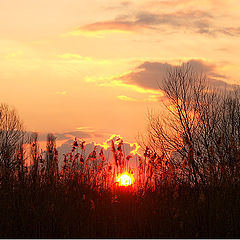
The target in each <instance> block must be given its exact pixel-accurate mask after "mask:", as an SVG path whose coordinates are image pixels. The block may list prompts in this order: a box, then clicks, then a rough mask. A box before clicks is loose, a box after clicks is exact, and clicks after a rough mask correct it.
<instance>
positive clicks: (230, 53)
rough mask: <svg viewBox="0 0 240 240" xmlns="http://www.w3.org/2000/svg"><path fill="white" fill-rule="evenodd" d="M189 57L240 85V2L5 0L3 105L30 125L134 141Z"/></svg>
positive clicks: (0, 19) (0, 67)
mask: <svg viewBox="0 0 240 240" xmlns="http://www.w3.org/2000/svg"><path fill="white" fill-rule="evenodd" d="M184 62H191V63H192V64H193V66H195V67H196V69H197V70H198V71H203V72H204V73H206V74H207V75H208V76H209V78H210V79H211V81H212V82H213V83H214V84H215V85H216V86H223V85H224V83H225V82H226V84H227V85H230V84H240V1H239V0H227V1H226V0H201V1H197V0H162V1H161V0H159V1H157V0H152V1H151V0H150V1H147V0H132V1H120V0H119V1H114V0H88V1H84V0H39V1H35V0H21V1H20V0H0V82H1V86H0V102H6V103H8V104H10V105H13V106H15V107H16V109H17V110H18V112H19V114H20V116H21V118H22V119H23V121H24V124H25V127H26V129H27V130H29V131H37V132H39V133H42V134H43V133H47V132H53V133H55V134H56V135H57V136H58V138H59V140H64V139H68V138H69V137H70V136H78V137H83V138H85V139H89V140H91V139H96V141H98V142H104V141H105V140H106V139H107V138H109V136H111V135H112V134H120V135H121V136H122V137H123V138H124V139H126V141H129V142H134V141H136V140H135V138H136V136H137V134H138V132H139V131H143V130H144V129H145V127H146V124H147V118H146V114H147V111H148V110H151V109H160V108H161V98H162V97H163V93H162V92H161V91H160V90H159V88H158V84H157V83H158V82H161V80H162V78H163V76H164V72H165V71H166V69H167V68H168V67H169V66H172V65H176V64H182V63H184Z"/></svg>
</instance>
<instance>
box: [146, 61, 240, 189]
mask: <svg viewBox="0 0 240 240" xmlns="http://www.w3.org/2000/svg"><path fill="white" fill-rule="evenodd" d="M160 87H161V89H162V90H163V91H164V92H165V94H166V96H167V99H168V100H167V101H165V103H164V105H165V109H167V111H165V112H164V114H162V115H161V114H153V113H149V114H148V120H149V127H148V143H147V144H148V145H149V146H150V148H151V149H152V151H154V152H158V153H164V155H165V157H166V158H167V159H168V160H169V161H172V163H174V164H179V163H180V164H182V163H184V164H183V165H184V168H183V169H182V171H183V172H184V175H185V176H186V177H187V179H188V180H190V181H192V182H193V183H195V184H196V185H198V183H199V181H201V183H203V184H207V183H208V182H209V177H214V178H218V180H219V178H221V177H220V176H221V174H220V172H221V171H220V169H222V165H221V164H222V163H224V162H225V163H226V162H227V163H228V164H229V163H231V162H233V161H235V162H237V161H238V158H239V156H238V154H239V146H238V147H237V146H236V145H237V144H239V136H240V135H239V130H240V115H239V114H240V112H239V110H240V102H239V92H238V93H237V91H235V92H228V93H227V91H226V92H225V93H224V94H223V93H221V94H220V93H219V92H218V91H217V90H216V89H212V88H211V87H210V85H209V84H208V82H207V77H206V76H205V75H203V74H199V73H197V72H196V71H194V69H193V68H192V67H191V65H190V64H183V65H182V66H180V67H173V68H172V69H170V71H169V72H168V75H167V77H166V78H165V81H164V83H163V85H162V86H160ZM233 93H234V94H233ZM176 156H177V157H176ZM239 161H240V160H239ZM185 163H186V164H185ZM234 169H236V168H234Z"/></svg>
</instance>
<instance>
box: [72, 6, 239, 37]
mask: <svg viewBox="0 0 240 240" xmlns="http://www.w3.org/2000/svg"><path fill="white" fill-rule="evenodd" d="M217 18H218V17H217V16H214V15H213V14H212V13H211V12H209V11H203V10H178V11H175V12H172V11H171V12H168V13H162V12H161V13H155V12H154V13H153V12H149V11H138V12H137V13H134V14H125V15H120V16H117V17H116V18H115V19H113V20H108V21H99V22H95V23H91V24H88V25H84V26H81V27H79V28H77V29H75V30H73V31H72V32H71V33H70V34H71V35H89V36H100V35H104V34H105V33H108V32H139V31H142V30H144V29H150V30H159V28H161V31H166V32H167V31H169V27H171V29H174V30H176V31H183V30H188V31H189V32H193V33H198V34H205V35H211V36H216V35H217V34H223V35H228V36H239V35H240V27H238V26H229V27H222V26H218V25H217V24H216V23H215V22H216V19H217ZM171 29H170V30H171Z"/></svg>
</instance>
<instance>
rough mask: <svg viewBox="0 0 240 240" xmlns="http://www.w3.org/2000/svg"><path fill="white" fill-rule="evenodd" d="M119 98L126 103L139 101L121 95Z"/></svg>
mask: <svg viewBox="0 0 240 240" xmlns="http://www.w3.org/2000/svg"><path fill="white" fill-rule="evenodd" d="M117 98H118V99H120V100H122V101H126V102H136V101H137V100H136V99H135V98H132V97H128V96H125V95H120V96H118V97H117Z"/></svg>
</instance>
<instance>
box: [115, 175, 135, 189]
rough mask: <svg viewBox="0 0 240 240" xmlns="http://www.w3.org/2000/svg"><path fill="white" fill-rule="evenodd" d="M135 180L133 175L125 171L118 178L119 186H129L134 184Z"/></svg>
mask: <svg viewBox="0 0 240 240" xmlns="http://www.w3.org/2000/svg"><path fill="white" fill-rule="evenodd" d="M133 180H134V178H133V176H132V175H130V174H128V173H123V174H121V175H120V176H119V177H118V178H117V181H118V183H119V186H129V185H131V184H133Z"/></svg>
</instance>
